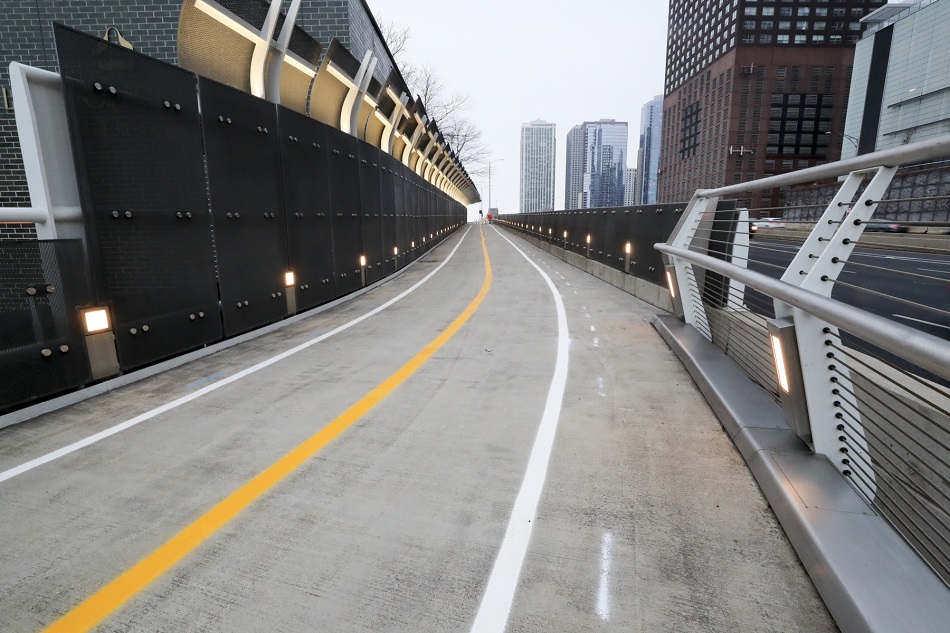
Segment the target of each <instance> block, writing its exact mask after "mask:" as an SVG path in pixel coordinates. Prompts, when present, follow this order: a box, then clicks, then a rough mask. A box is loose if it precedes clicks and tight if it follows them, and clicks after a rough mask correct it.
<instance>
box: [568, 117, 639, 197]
mask: <svg viewBox="0 0 950 633" xmlns="http://www.w3.org/2000/svg"><path fill="white" fill-rule="evenodd" d="M567 145H568V155H567V173H566V175H565V196H564V208H565V209H593V208H599V207H620V206H623V200H624V171H625V170H626V168H627V123H626V122H625V121H615V120H613V119H601V120H600V121H588V122H585V123H581V124H580V125H576V126H574V128H572V129H571V132H570V134H568V136H567Z"/></svg>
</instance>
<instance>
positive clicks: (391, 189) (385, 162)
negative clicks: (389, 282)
mask: <svg viewBox="0 0 950 633" xmlns="http://www.w3.org/2000/svg"><path fill="white" fill-rule="evenodd" d="M380 165H381V167H382V169H381V171H380V174H379V176H380V186H379V191H380V202H381V206H380V211H381V212H382V219H383V258H384V266H385V270H386V273H387V274H389V273H391V272H393V271H394V270H395V267H396V258H395V256H394V255H393V247H395V246H397V245H398V244H399V242H398V239H397V236H396V180H397V178H396V174H395V171H396V169H397V168H398V166H399V163H398V162H397V161H396V159H395V158H393V157H392V156H390V155H389V154H386V153H385V152H384V153H382V154H381V155H380Z"/></svg>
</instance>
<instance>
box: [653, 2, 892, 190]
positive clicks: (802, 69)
mask: <svg viewBox="0 0 950 633" xmlns="http://www.w3.org/2000/svg"><path fill="white" fill-rule="evenodd" d="M884 2H885V0H835V2H818V1H815V2H804V1H799V0H776V1H775V2H763V1H760V0H671V2H670V13H669V33H668V44H667V55H666V59H667V62H666V64H667V65H666V85H665V90H664V93H665V96H664V99H663V138H662V151H661V153H660V169H659V176H658V194H657V200H658V201H660V202H680V201H684V200H689V198H690V197H692V195H693V193H694V192H695V190H696V189H699V188H706V187H715V186H721V185H727V184H732V183H735V182H745V181H749V180H754V179H757V178H761V177H764V176H766V175H771V174H778V173H783V172H788V171H793V170H797V169H802V168H804V167H810V166H812V165H816V164H819V163H824V162H827V161H833V160H837V158H838V157H839V156H840V151H841V145H840V139H841V138H842V137H841V132H842V130H843V128H844V118H845V112H846V110H847V94H848V87H849V85H850V83H851V72H852V64H853V59H854V45H855V43H856V42H857V41H858V40H859V39H860V37H861V30H862V28H863V25H862V23H861V18H863V17H864V16H865V15H867V14H868V13H870V12H871V11H873V10H874V9H876V8H878V7H880V6H881V5H883V4H884ZM778 195H779V192H778V191H777V190H776V191H773V192H771V193H769V192H765V193H764V194H763V193H762V192H755V193H753V194H749V195H748V196H747V197H746V198H745V199H743V200H741V201H740V203H741V204H744V205H747V206H751V207H758V206H771V205H773V204H777V203H778V202H779V200H778Z"/></svg>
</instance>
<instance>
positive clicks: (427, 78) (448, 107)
mask: <svg viewBox="0 0 950 633" xmlns="http://www.w3.org/2000/svg"><path fill="white" fill-rule="evenodd" d="M379 28H380V30H381V31H382V33H383V37H384V38H386V43H387V44H388V46H389V50H390V52H391V53H392V54H393V58H394V59H395V60H396V63H397V64H398V65H399V70H400V72H401V73H402V77H403V79H404V80H405V82H406V85H407V86H408V88H409V90H410V92H414V93H415V95H416V98H417V99H420V100H421V101H422V103H423V105H424V106H425V109H426V114H428V115H429V119H430V120H431V121H434V122H435V124H436V125H437V126H438V128H439V131H440V132H442V136H444V137H445V140H446V142H447V143H448V145H449V147H451V148H452V151H453V152H455V157H456V158H457V159H458V161H459V162H460V163H462V165H464V166H465V169H466V170H467V171H468V172H469V175H472V176H475V175H482V174H483V172H484V170H485V161H486V160H487V157H488V148H487V146H486V145H485V143H484V141H482V131H481V129H480V128H479V127H478V125H476V124H475V123H474V122H472V121H471V120H470V119H468V118H467V117H466V116H465V112H466V111H467V110H468V109H469V107H470V104H469V95H468V94H466V93H462V92H450V91H449V90H448V89H447V87H446V85H445V82H443V81H442V78H441V77H439V75H438V74H437V73H436V72H435V70H434V69H433V68H432V67H431V66H422V67H417V66H414V65H412V64H411V63H409V62H407V61H406V60H405V59H403V58H404V57H405V52H406V45H407V44H408V42H409V40H411V39H412V31H411V30H410V29H409V28H408V27H406V28H403V27H400V26H398V25H396V24H395V23H394V22H380V27H379Z"/></svg>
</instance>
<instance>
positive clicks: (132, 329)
mask: <svg viewBox="0 0 950 633" xmlns="http://www.w3.org/2000/svg"><path fill="white" fill-rule="evenodd" d="M138 333H139V331H138V330H136V329H135V328H134V327H133V328H129V334H131V335H132V336H135V335H136V334H138Z"/></svg>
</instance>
